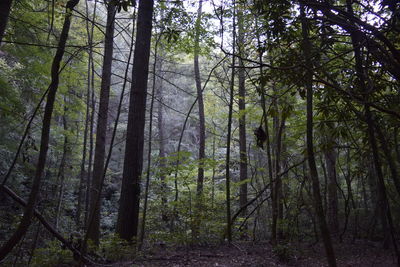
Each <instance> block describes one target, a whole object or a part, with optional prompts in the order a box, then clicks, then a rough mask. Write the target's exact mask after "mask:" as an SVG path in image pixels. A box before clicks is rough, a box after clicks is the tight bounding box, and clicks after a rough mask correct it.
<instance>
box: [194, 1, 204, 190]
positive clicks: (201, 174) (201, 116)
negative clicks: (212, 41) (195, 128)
mask: <svg viewBox="0 0 400 267" xmlns="http://www.w3.org/2000/svg"><path fill="white" fill-rule="evenodd" d="M202 7H203V0H200V1H199V7H198V9H197V18H196V24H195V37H194V77H195V81H196V90H197V104H198V108H199V168H198V174H197V195H198V196H199V197H200V198H201V194H202V193H203V180H204V168H203V162H202V161H203V160H204V157H205V145H206V143H205V142H206V141H205V140H206V130H205V118H204V101H203V92H202V88H201V76H200V66H199V53H200V30H201V29H200V27H201V15H202Z"/></svg>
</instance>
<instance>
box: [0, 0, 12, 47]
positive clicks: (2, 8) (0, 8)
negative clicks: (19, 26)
mask: <svg viewBox="0 0 400 267" xmlns="http://www.w3.org/2000/svg"><path fill="white" fill-rule="evenodd" d="M11 4H12V0H1V1H0V43H1V41H2V40H3V36H4V32H5V31H6V26H7V22H8V16H9V15H10V11H11Z"/></svg>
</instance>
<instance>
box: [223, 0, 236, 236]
mask: <svg viewBox="0 0 400 267" xmlns="http://www.w3.org/2000/svg"><path fill="white" fill-rule="evenodd" d="M232 24H233V27H232V28H233V29H232V36H233V38H232V65H231V66H232V70H231V81H230V86H229V87H230V88H229V112H228V133H227V135H228V136H227V138H226V159H225V185H226V235H227V237H228V242H229V243H231V242H232V218H231V176H230V175H231V174H230V161H231V134H232V113H233V93H234V89H235V59H236V56H235V48H236V7H235V1H233V20H232Z"/></svg>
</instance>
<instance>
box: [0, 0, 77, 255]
mask: <svg viewBox="0 0 400 267" xmlns="http://www.w3.org/2000/svg"><path fill="white" fill-rule="evenodd" d="M78 2H79V0H69V1H68V2H67V5H66V14H65V19H64V24H63V28H62V31H61V34H60V40H59V42H58V47H57V51H56V54H55V56H54V59H53V63H52V66H51V83H50V88H49V93H48V95H47V101H46V106H45V111H44V115H43V126H42V134H41V139H40V150H39V159H38V163H37V166H36V172H35V177H34V179H33V183H32V189H31V192H30V194H29V198H28V202H27V205H26V208H25V211H24V215H23V217H22V219H21V222H20V224H19V225H18V227H17V229H16V231H15V232H14V234H13V235H12V236H11V238H10V239H9V240H8V241H7V242H6V243H5V244H4V245H3V246H2V247H1V248H0V261H1V260H3V259H4V258H5V257H6V256H7V255H8V253H9V252H10V251H11V250H12V249H13V248H14V247H15V245H16V244H17V243H18V242H19V241H20V240H21V238H22V237H23V236H24V235H25V233H26V231H27V230H28V228H29V226H30V224H31V221H32V216H33V214H34V210H35V206H36V200H37V197H38V195H39V191H40V185H41V180H42V175H43V170H44V168H45V165H46V159H47V150H48V145H49V137H50V125H51V117H52V114H53V108H54V101H55V98H56V93H57V89H58V84H59V70H60V63H61V60H62V58H63V55H64V51H65V45H66V42H67V39H68V33H69V29H70V26H71V17H72V10H73V8H74V7H75V6H76V5H77V4H78Z"/></svg>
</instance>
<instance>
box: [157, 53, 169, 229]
mask: <svg viewBox="0 0 400 267" xmlns="http://www.w3.org/2000/svg"><path fill="white" fill-rule="evenodd" d="M160 54H161V56H160V57H159V59H160V60H158V64H157V70H156V72H157V73H158V75H162V62H163V58H162V55H163V54H164V53H163V50H162V47H160ZM162 81H163V80H162V77H160V78H159V79H156V83H157V93H156V94H157V98H158V106H157V128H158V146H159V148H158V157H159V161H160V163H159V169H160V181H161V207H162V210H161V219H162V220H163V222H164V223H167V222H168V215H167V184H166V182H165V178H166V177H165V173H164V168H165V167H166V163H165V156H166V153H165V141H164V139H165V136H164V115H163V114H164V113H163V103H164V102H163V101H164V86H163V82H162Z"/></svg>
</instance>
